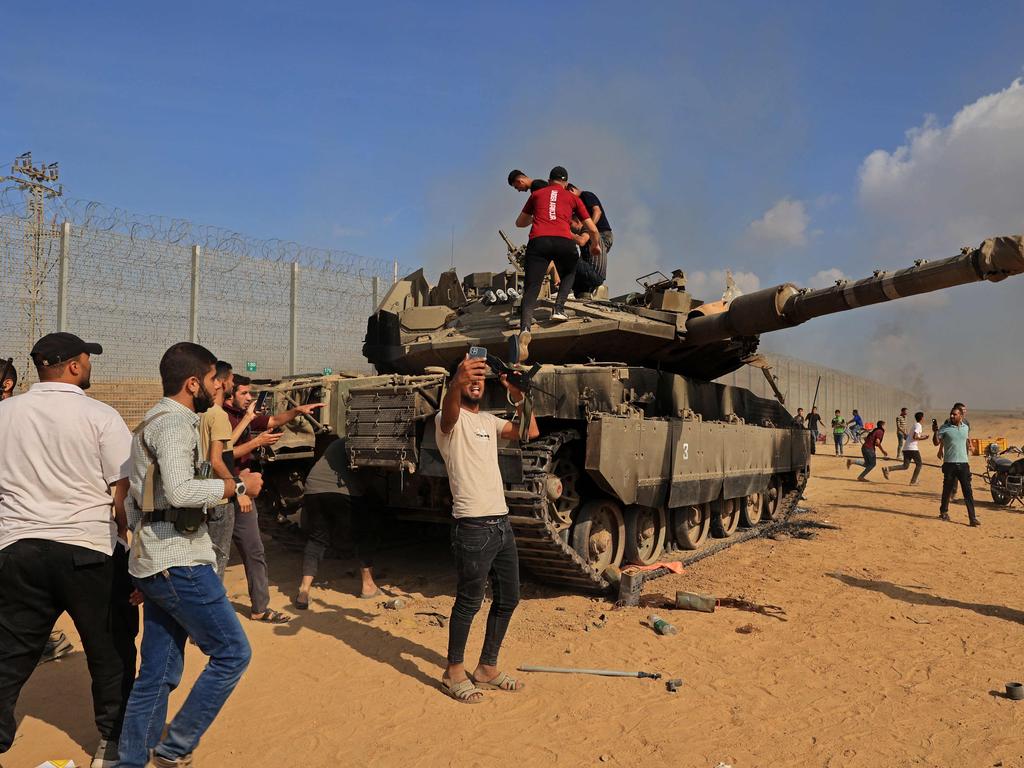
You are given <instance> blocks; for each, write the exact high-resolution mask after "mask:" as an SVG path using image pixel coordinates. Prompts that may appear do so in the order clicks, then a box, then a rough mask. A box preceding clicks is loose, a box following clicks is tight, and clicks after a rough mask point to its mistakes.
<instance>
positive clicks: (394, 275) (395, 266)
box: [391, 259, 398, 285]
mask: <svg viewBox="0 0 1024 768" xmlns="http://www.w3.org/2000/svg"><path fill="white" fill-rule="evenodd" d="M391 275H392V277H391V284H392V285H394V284H395V283H397V282H398V259H395V260H394V262H393V263H392V265H391Z"/></svg>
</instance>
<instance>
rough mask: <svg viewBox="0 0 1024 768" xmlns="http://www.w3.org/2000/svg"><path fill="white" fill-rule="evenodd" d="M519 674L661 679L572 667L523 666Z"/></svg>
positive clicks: (650, 674) (652, 674)
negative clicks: (545, 673)
mask: <svg viewBox="0 0 1024 768" xmlns="http://www.w3.org/2000/svg"><path fill="white" fill-rule="evenodd" d="M517 669H518V670H519V671H520V672H558V673H561V674H567V675H571V674H575V675H601V676H603V677H640V678H645V677H646V678H650V679H651V680H658V679H660V678H661V673H660V672H625V671H623V670H618V669H574V668H572V667H531V666H529V665H523V666H521V667H517Z"/></svg>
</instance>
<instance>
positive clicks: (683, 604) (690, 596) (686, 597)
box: [676, 592, 715, 613]
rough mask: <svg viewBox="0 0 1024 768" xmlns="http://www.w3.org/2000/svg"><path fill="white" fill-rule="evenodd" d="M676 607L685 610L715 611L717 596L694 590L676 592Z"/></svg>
mask: <svg viewBox="0 0 1024 768" xmlns="http://www.w3.org/2000/svg"><path fill="white" fill-rule="evenodd" d="M676 608H679V609H681V610H684V611H701V612H702V613H714V612H715V598H713V597H708V596H707V595H698V594H695V593H693V592H676Z"/></svg>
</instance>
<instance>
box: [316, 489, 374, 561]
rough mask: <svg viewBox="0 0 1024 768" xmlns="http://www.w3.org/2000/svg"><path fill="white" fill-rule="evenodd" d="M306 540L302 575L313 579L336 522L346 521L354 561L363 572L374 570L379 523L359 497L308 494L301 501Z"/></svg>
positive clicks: (332, 537)
mask: <svg viewBox="0 0 1024 768" xmlns="http://www.w3.org/2000/svg"><path fill="white" fill-rule="evenodd" d="M303 504H304V506H305V508H306V520H307V522H308V524H309V538H308V539H306V547H305V549H304V550H303V552H302V575H303V576H316V572H317V570H318V569H319V567H320V561H321V560H323V559H324V553H325V552H326V551H327V547H329V546H330V545H331V543H332V540H333V539H334V531H335V530H336V528H337V525H338V523H339V522H346V521H345V518H348V521H347V522H348V523H349V530H350V531H351V532H352V539H353V541H354V542H355V545H356V557H357V558H358V559H359V565H360V567H362V568H372V567H373V557H374V555H375V554H376V553H377V547H378V546H379V544H380V520H379V518H378V515H377V513H376V512H375V511H373V510H371V509H370V508H369V505H368V504H367V503H366V499H365V498H364V497H362V496H347V495H345V494H343V493H309V494H306V496H305V497H303Z"/></svg>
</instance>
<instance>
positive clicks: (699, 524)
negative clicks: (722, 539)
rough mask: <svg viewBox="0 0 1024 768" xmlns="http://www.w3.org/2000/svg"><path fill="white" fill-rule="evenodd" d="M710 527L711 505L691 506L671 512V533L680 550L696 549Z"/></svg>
mask: <svg viewBox="0 0 1024 768" xmlns="http://www.w3.org/2000/svg"><path fill="white" fill-rule="evenodd" d="M710 527H711V505H710V504H691V505H690V506H688V507H676V508H675V509H673V510H672V532H673V533H674V534H675V540H676V546H677V547H679V548H680V549H696V548H697V547H699V546H700V545H701V544H703V543H704V539H706V538H707V537H708V530H709V529H710Z"/></svg>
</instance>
